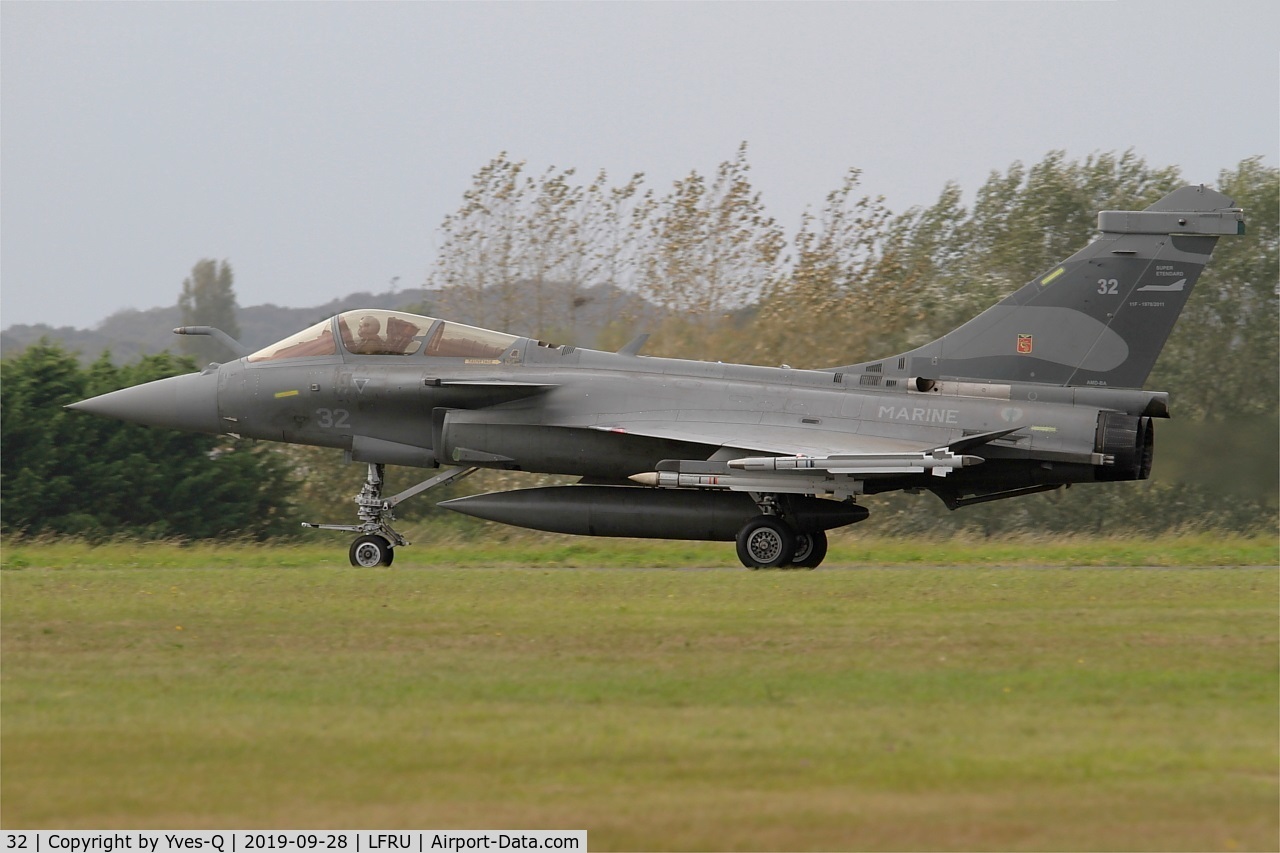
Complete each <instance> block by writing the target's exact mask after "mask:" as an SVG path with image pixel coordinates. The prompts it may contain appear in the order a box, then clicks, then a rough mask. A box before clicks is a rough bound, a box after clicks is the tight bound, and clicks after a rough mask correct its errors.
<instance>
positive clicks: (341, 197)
mask: <svg viewBox="0 0 1280 853" xmlns="http://www.w3.org/2000/svg"><path fill="white" fill-rule="evenodd" d="M1278 8H1280V4H1267V3H1263V2H1254V0H1237V2H1232V3H1228V4H1217V3H1205V2H1146V1H1145V0H1144V1H1143V2H1132V1H1131V0H1118V2H1052V3H1051V2H1024V3H969V2H931V3H923V2H922V3H892V2H858V3H838V4H837V3H814V4H810V3H785V4H783V3H761V4H742V3H710V4H695V3H635V4H630V3H600V4H586V3H583V4H579V3H558V4H543V3H500V4H489V3H407V2H406V3H323V4H321V3H298V2H288V3H164V2H161V3H116V2H108V3H47V2H16V1H15V0H6V2H3V3H0V39H2V42H0V241H2V244H0V323H2V324H3V325H4V326H9V325H12V324H15V323H37V322H46V323H50V324H53V325H75V326H82V327H91V326H93V325H96V324H97V323H98V322H99V321H100V320H102V319H103V318H105V317H106V316H107V315H109V314H111V313H112V312H114V311H117V310H119V309H121V308H127V307H132V308H150V307H154V306H157V305H170V304H174V303H176V301H177V298H178V292H179V290H180V288H181V284H182V280H183V278H184V277H186V276H187V275H188V274H189V272H190V270H191V267H192V266H193V265H194V264H195V262H196V261H198V260H199V259H201V258H204V257H213V258H219V259H223V258H225V259H227V260H229V261H230V262H231V264H232V266H233V267H234V269H235V273H236V292H237V294H238V298H239V302H240V304H241V305H253V304H258V303H263V302H274V303H276V304H281V305H312V304H317V303H320V302H324V301H327V300H329V299H332V298H334V297H337V296H341V295H345V294H347V293H349V292H352V291H355V290H375V291H376V290H383V289H385V288H386V287H387V285H388V282H389V281H390V280H391V278H392V277H393V276H399V277H400V286H401V287H409V286H415V285H418V284H420V283H421V282H423V281H424V279H425V278H426V275H427V273H428V270H429V269H430V266H431V263H432V260H433V258H434V249H435V246H436V244H437V239H438V238H437V235H436V228H437V226H438V225H439V223H440V220H441V219H442V218H443V217H444V215H445V214H447V213H449V212H451V211H453V210H455V209H456V208H457V207H458V205H459V203H460V201H461V196H462V193H463V191H464V190H465V189H466V187H467V185H468V183H469V179H470V177H471V175H473V174H474V173H475V172H476V171H477V170H478V169H479V168H480V167H481V166H483V165H484V164H485V163H487V162H488V161H489V160H490V159H491V158H492V157H493V156H494V155H496V154H497V153H498V152H500V151H506V152H508V154H509V155H510V156H511V157H512V158H513V159H523V160H527V161H528V162H529V164H530V166H531V167H533V168H535V169H537V170H539V171H540V170H542V169H545V168H546V167H548V166H557V167H570V166H572V167H576V168H578V169H579V172H580V173H594V172H596V171H598V170H599V169H602V168H603V169H606V170H607V171H608V172H609V173H610V175H611V176H613V177H614V178H615V179H616V180H619V181H621V180H622V179H623V178H624V177H625V176H626V175H629V174H630V173H632V172H636V171H643V172H645V173H647V175H648V184H649V186H651V187H653V188H655V189H657V190H659V191H665V189H666V188H667V187H668V186H669V184H670V182H671V181H673V180H675V179H676V178H679V177H681V176H683V175H685V174H687V173H688V172H689V171H690V170H694V169H696V170H698V171H700V172H702V173H704V174H706V173H710V172H712V171H714V169H715V167H716V165H717V164H718V163H720V162H721V161H723V160H728V159H731V158H732V157H733V155H734V153H735V151H736V148H737V146H738V144H739V143H740V142H742V141H743V140H745V141H747V142H748V144H749V146H750V149H749V155H748V160H749V162H750V163H751V166H752V175H753V179H754V182H755V185H756V189H757V190H759V191H760V192H761V193H762V196H763V198H764V201H765V204H766V206H767V208H768V209H769V212H770V213H771V214H772V215H773V216H774V217H775V218H777V219H778V220H779V222H781V223H782V224H783V225H784V226H785V227H786V228H787V230H788V233H792V232H794V230H795V226H796V224H797V223H798V220H799V216H800V214H801V212H802V211H803V210H804V208H805V207H806V206H812V207H815V208H816V207H818V206H820V205H821V203H822V200H823V198H824V196H825V195H826V194H827V193H828V192H830V191H831V190H833V189H835V188H836V187H838V185H839V183H840V179H841V177H842V175H843V174H844V172H845V171H846V170H847V169H848V168H849V167H851V166H856V167H858V168H860V169H862V170H863V188H864V190H865V191H866V192H869V193H881V194H884V195H885V196H886V197H887V199H888V203H889V205H890V206H891V207H892V208H893V209H895V210H904V209H906V208H907V207H910V206H912V205H921V204H929V203H931V202H932V201H934V200H936V198H937V196H938V193H939V192H940V191H941V190H942V188H943V185H944V184H945V183H946V182H947V181H949V180H954V181H957V182H958V183H959V184H960V185H961V186H962V187H963V188H964V190H965V192H966V200H971V199H972V195H973V192H974V190H976V189H977V188H978V187H979V186H980V185H981V184H982V182H983V181H984V180H985V179H986V178H987V176H988V174H989V173H990V172H991V171H992V170H998V171H1004V170H1005V169H1007V168H1008V167H1009V166H1010V165H1011V164H1012V163H1013V162H1014V161H1015V160H1021V161H1023V162H1024V163H1028V164H1031V163H1036V162H1039V161H1040V160H1041V159H1043V158H1044V156H1045V154H1046V153H1047V152H1049V151H1050V150H1053V149H1065V150H1066V151H1067V153H1068V155H1069V156H1070V157H1072V158H1073V159H1075V158H1083V157H1084V156H1086V155H1088V154H1090V153H1092V152H1097V151H1116V152H1120V151H1124V150H1126V149H1129V148H1132V149H1134V151H1135V152H1136V153H1137V154H1138V155H1140V156H1142V157H1143V158H1145V159H1146V161H1147V162H1148V164H1149V165H1152V166H1166V165H1176V166H1178V167H1180V169H1181V170H1182V174H1183V176H1184V177H1185V178H1187V179H1188V180H1189V181H1191V182H1201V181H1203V182H1206V183H1210V184H1212V183H1213V182H1214V181H1215V180H1216V179H1217V176H1218V173H1219V171H1220V170H1222V169H1227V168H1232V167H1234V166H1235V165H1237V164H1238V163H1239V162H1240V160H1242V159H1244V158H1245V157H1249V156H1253V155H1263V157H1264V158H1265V159H1264V162H1266V163H1267V165H1270V166H1275V165H1276V162H1277V154H1278V149H1280V141H1278V137H1277V134H1278V131H1280V87H1278V82H1280V65H1278V57H1280V11H1277V9H1278Z"/></svg>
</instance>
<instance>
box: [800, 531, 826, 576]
mask: <svg viewBox="0 0 1280 853" xmlns="http://www.w3.org/2000/svg"><path fill="white" fill-rule="evenodd" d="M826 558H827V531H825V530H815V531H813V532H812V533H797V534H796V552H795V554H793V555H792V556H791V568H793V569H816V568H818V566H819V565H820V564H821V563H822V561H823V560H825V559H826Z"/></svg>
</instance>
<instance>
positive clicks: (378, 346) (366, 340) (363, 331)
mask: <svg viewBox="0 0 1280 853" xmlns="http://www.w3.org/2000/svg"><path fill="white" fill-rule="evenodd" d="M381 332H382V324H381V323H380V322H379V321H378V318H377V317H374V316H373V315H372V314H366V315H364V316H363V317H361V318H360V325H359V326H358V327H357V328H356V342H355V345H354V346H353V347H352V348H351V351H352V352H355V353H361V354H368V353H380V352H386V349H387V344H386V341H384V340H383V339H382V335H381V334H380V333H381Z"/></svg>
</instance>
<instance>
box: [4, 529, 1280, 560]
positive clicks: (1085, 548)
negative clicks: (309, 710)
mask: <svg viewBox="0 0 1280 853" xmlns="http://www.w3.org/2000/svg"><path fill="white" fill-rule="evenodd" d="M494 530H495V535H494V537H493V538H491V539H487V540H481V541H474V540H469V539H465V538H462V537H459V536H457V535H456V534H446V535H445V536H444V537H442V538H435V537H433V535H432V533H431V532H430V530H429V529H425V530H410V531H409V533H410V535H409V538H410V540H412V541H413V542H414V543H416V544H414V545H412V546H410V547H408V548H401V549H399V550H398V551H397V552H396V564H395V565H396V567H397V568H410V567H413V568H422V567H428V566H437V567H440V566H454V567H462V568H473V567H515V568H518V567H524V566H539V567H548V568H552V567H557V568H558V567H568V568H601V567H608V568H629V567H635V568H681V567H701V568H715V567H731V566H739V565H740V564H739V563H738V559H737V557H736V555H735V553H734V547H733V543H732V542H671V541H660V540H647V539H596V538H591V537H580V536H560V535H556V534H539V533H530V532H525V531H512V530H510V529H502V528H496V527H495V528H494ZM348 542H349V540H348V538H346V537H345V534H317V535H315V536H314V537H313V539H312V541H310V542H308V543H306V544H297V543H294V544H273V545H270V546H264V545H261V544H257V543H251V542H241V543H230V544H227V543H222V544H209V543H190V544H183V543H179V542H137V541H132V540H123V541H116V542H107V543H104V544H91V543H88V542H85V541H83V540H77V539H70V538H39V539H22V538H17V539H8V540H5V541H4V542H3V544H2V545H0V568H4V569H21V568H28V567H39V568H211V567H234V568H301V567H316V566H332V567H335V568H336V567H340V566H346V565H348V561H347V545H348ZM1277 564H1280V542H1278V541H1277V539H1276V537H1275V536H1239V535H1233V534H1220V533H1192V534H1184V535H1179V536H1165V537H1159V538H1154V539H1152V538H1139V537H1109V538H1099V537H1091V536H1057V537H1041V536H1036V537H1032V536H1024V537H1005V538H1000V539H991V540H987V539H980V538H966V537H951V538H945V539H930V538H922V539H892V538H887V537H877V536H871V537H864V536H859V535H857V534H856V533H853V532H852V531H837V532H835V533H833V534H832V536H831V550H830V552H829V554H828V557H827V561H826V562H825V563H824V564H823V565H824V567H837V566H846V567H847V566H898V565H933V566H1165V567H1175V566H1181V567H1205V566H1275V565H1277Z"/></svg>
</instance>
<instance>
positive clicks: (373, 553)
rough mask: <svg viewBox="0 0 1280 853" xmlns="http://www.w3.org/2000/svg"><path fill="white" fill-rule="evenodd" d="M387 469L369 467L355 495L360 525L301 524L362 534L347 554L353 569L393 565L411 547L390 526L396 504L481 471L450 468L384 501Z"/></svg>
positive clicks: (376, 465)
mask: <svg viewBox="0 0 1280 853" xmlns="http://www.w3.org/2000/svg"><path fill="white" fill-rule="evenodd" d="M385 469H386V466H384V465H381V464H378V463H374V462H370V463H369V470H368V474H367V475H366V476H365V480H364V486H362V487H361V489H360V494H358V495H356V505H357V506H358V507H359V509H357V510H356V515H357V516H358V517H359V518H360V523H359V524H312V523H311V522H307V521H304V522H302V526H303V527H310V528H313V529H316V530H346V531H349V532H351V533H359V534H360V536H358V537H357V538H356V540H355V541H354V542H352V543H351V548H350V551H349V552H348V556H350V558H351V565H353V566H359V567H362V568H366V569H371V568H373V567H374V566H389V565H391V561H392V560H394V559H395V549H396V548H398V547H399V546H401V545H408V544H409V540H408V539H405V538H404V537H403V536H401V535H400V534H399V533H397V532H396V531H395V529H394V528H392V526H391V522H393V521H395V520H396V517H395V513H394V512H392V510H393V509H395V507H396V505H397V504H399V503H401V502H402V501H406V500H408V499H409V498H411V497H414V496H415V495H420V494H422V493H423V492H425V491H427V490H428V489H434V488H436V487H438V486H447V485H448V484H450V483H456V482H457V481H458V480H461V479H462V478H463V477H466V476H469V475H471V474H474V473H475V472H476V471H478V470H480V469H478V468H450V469H449V470H447V471H444V472H442V473H440V474H437V475H436V476H434V477H432V478H431V479H429V480H423V481H422V482H421V483H419V484H418V485H416V486H411V487H409V488H407V489H405V490H404V491H403V492H401V493H400V494H398V495H395V496H393V497H390V498H385V499H384V498H383V497H382V483H383V473H384V471H385Z"/></svg>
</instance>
